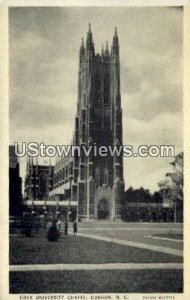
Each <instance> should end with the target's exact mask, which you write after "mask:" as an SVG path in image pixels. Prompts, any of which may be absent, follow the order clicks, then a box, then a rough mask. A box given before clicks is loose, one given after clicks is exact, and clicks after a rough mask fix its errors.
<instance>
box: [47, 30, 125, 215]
mask: <svg viewBox="0 0 190 300" xmlns="http://www.w3.org/2000/svg"><path fill="white" fill-rule="evenodd" d="M73 145H76V146H80V147H81V146H85V147H86V148H87V149H88V147H90V146H92V147H94V145H96V147H97V148H99V147H100V146H114V145H115V146H116V147H120V146H122V109H121V95H120V61H119V39H118V35H117V29H115V33H114V37H113V42H112V46H111V50H110V51H109V49H108V43H106V47H105V50H104V49H103V48H102V53H101V55H100V54H96V53H95V47H94V42H93V37H92V32H91V28H90V25H89V30H88V33H87V39H86V45H84V41H83V40H82V45H81V47H80V51H79V74H78V101H77V115H76V118H75V130H74V139H73ZM68 183H70V184H68ZM60 186H63V187H64V191H65V192H64V196H61V194H60V195H59V193H56V192H52V193H51V195H52V197H53V198H55V197H58V196H59V197H61V198H62V200H63V201H64V200H68V198H70V200H71V201H76V205H77V215H78V218H80V219H86V220H89V219H97V218H108V219H115V218H120V207H121V199H122V197H123V191H124V180H123V158H122V153H121V155H119V156H116V155H115V156H111V155H107V156H106V157H105V156H104V157H102V156H100V155H97V156H95V155H89V156H86V155H84V153H82V154H81V155H80V156H79V155H78V153H77V151H76V154H75V155H74V157H73V156H72V157H68V158H63V159H61V160H60V161H59V162H57V164H56V166H55V175H54V191H56V190H58V189H59V187H60Z"/></svg>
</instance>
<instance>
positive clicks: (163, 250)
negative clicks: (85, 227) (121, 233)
mask: <svg viewBox="0 0 190 300" xmlns="http://www.w3.org/2000/svg"><path fill="white" fill-rule="evenodd" d="M78 236H82V237H87V238H91V239H95V240H99V241H105V242H111V243H115V244H120V245H125V246H131V247H136V248H141V249H148V250H151V251H156V252H161V253H166V254H170V255H176V256H183V251H182V250H178V249H172V248H167V247H161V246H155V245H150V244H144V243H138V242H133V241H127V240H120V239H117V238H109V237H103V236H98V235H92V234H85V233H78Z"/></svg>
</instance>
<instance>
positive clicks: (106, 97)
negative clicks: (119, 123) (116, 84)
mask: <svg viewBox="0 0 190 300" xmlns="http://www.w3.org/2000/svg"><path fill="white" fill-rule="evenodd" d="M109 82H110V76H109V74H108V73H106V75H105V77H104V103H105V105H108V104H109V97H110V83H109Z"/></svg>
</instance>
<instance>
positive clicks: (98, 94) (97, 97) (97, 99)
mask: <svg viewBox="0 0 190 300" xmlns="http://www.w3.org/2000/svg"><path fill="white" fill-rule="evenodd" d="M100 79H101V78H100V75H99V74H98V73H96V75H95V104H96V106H100V105H101V80H100Z"/></svg>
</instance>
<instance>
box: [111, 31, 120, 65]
mask: <svg viewBox="0 0 190 300" xmlns="http://www.w3.org/2000/svg"><path fill="white" fill-rule="evenodd" d="M111 55H112V57H115V58H116V61H119V39H118V35H117V27H115V32H114V36H113V44H112V48H111Z"/></svg>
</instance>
